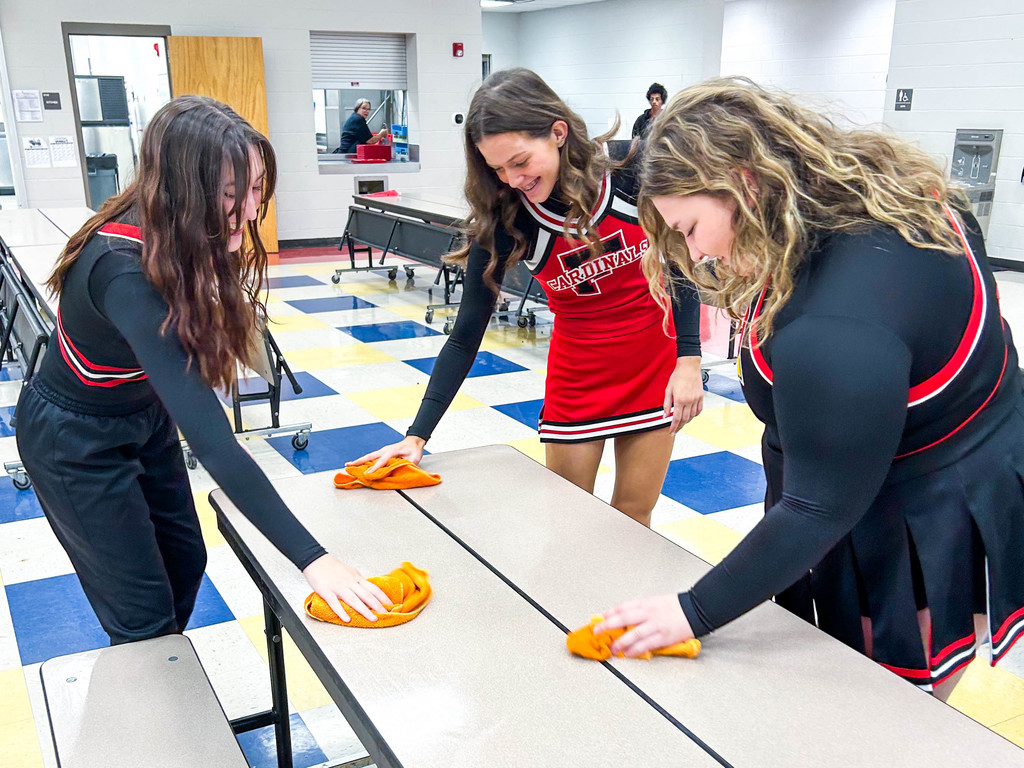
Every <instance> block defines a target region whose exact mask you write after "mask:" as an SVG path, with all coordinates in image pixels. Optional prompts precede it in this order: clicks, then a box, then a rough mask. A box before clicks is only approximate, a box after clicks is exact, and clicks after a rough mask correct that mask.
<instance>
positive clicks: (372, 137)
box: [334, 99, 388, 155]
mask: <svg viewBox="0 0 1024 768" xmlns="http://www.w3.org/2000/svg"><path fill="white" fill-rule="evenodd" d="M369 116H370V100H369V99H357V100H356V105H355V107H354V108H353V109H352V114H351V115H349V116H348V120H346V121H345V126H344V127H343V128H342V130H341V144H339V145H338V148H337V149H336V150H334V151H335V153H341V154H343V155H344V154H349V153H351V152H355V151H356V147H357V146H359V145H360V144H377V143H379V142H380V141H382V140H383V139H384V137H385V136H387V134H388V129H387V127H386V126H385V127H384V128H381V129H380V131H378V132H377V133H376V134H374V133H372V132H371V131H370V127H369V126H368V125H367V124H366V120H367V118H368V117H369Z"/></svg>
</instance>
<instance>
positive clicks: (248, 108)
mask: <svg viewBox="0 0 1024 768" xmlns="http://www.w3.org/2000/svg"><path fill="white" fill-rule="evenodd" d="M167 60H168V64H169V65H170V69H171V93H172V94H173V95H174V96H184V95H185V94H196V95H198V96H209V97H210V98H212V99H217V101H222V102H224V103H225V104H227V105H228V106H229V107H231V108H232V109H233V110H235V112H237V113H238V114H239V115H241V116H242V117H244V118H245V119H246V120H248V121H249V123H250V124H251V125H252V127H253V128H255V129H256V130H257V131H259V132H260V133H262V134H263V135H264V136H269V135H270V133H269V125H268V122H267V88H266V83H265V81H264V78H263V39H262V38H260V37H185V36H180V35H172V36H171V37H168V38H167ZM260 237H261V238H262V239H263V244H264V245H265V246H266V247H267V250H268V251H270V252H276V251H277V209H276V204H275V201H274V200H271V201H270V205H269V206H268V207H267V218H266V219H264V221H263V224H262V226H261V227H260Z"/></svg>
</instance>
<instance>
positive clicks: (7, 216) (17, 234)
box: [0, 208, 68, 248]
mask: <svg viewBox="0 0 1024 768" xmlns="http://www.w3.org/2000/svg"><path fill="white" fill-rule="evenodd" d="M0 238H3V241H4V242H5V243H7V246H8V247H9V248H14V247H16V246H19V245H53V244H59V245H64V243H66V242H67V240H68V236H67V235H65V234H64V232H63V231H62V230H61V229H60V227H58V226H57V225H56V224H54V223H53V222H52V221H50V220H49V219H48V218H46V217H45V216H44V215H43V214H42V212H41V211H39V210H37V209H35V208H10V209H4V210H0Z"/></svg>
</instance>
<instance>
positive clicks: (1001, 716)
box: [948, 656, 1024, 735]
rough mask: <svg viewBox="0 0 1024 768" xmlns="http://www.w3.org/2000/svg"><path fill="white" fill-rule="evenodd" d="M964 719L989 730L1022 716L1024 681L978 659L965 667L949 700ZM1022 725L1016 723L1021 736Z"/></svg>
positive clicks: (983, 659)
mask: <svg viewBox="0 0 1024 768" xmlns="http://www.w3.org/2000/svg"><path fill="white" fill-rule="evenodd" d="M948 703H949V705H950V706H951V707H956V708H957V709H959V710H960V711H961V712H963V713H964V714H965V715H967V716H968V717H970V718H972V719H973V720H977V721H978V722H979V723H981V724H982V725H985V726H988V727H989V728H992V727H993V726H995V725H997V724H999V723H1005V722H1006V721H1008V720H1012V719H1015V718H1019V717H1021V716H1024V680H1022V679H1021V678H1019V677H1017V676H1016V675H1015V674H1013V673H1012V672H1007V671H1006V670H1004V669H1000V668H999V667H990V666H989V664H988V660H987V659H985V658H982V657H981V656H979V657H978V658H976V659H975V660H974V661H973V662H971V664H970V665H969V666H968V667H967V671H966V672H964V676H963V677H962V678H960V682H959V683H957V686H956V688H954V689H953V693H952V694H951V695H950V697H949V701H948ZM1022 726H1024V723H1020V724H1018V726H1017V727H1018V729H1020V734H1021V735H1024V728H1022Z"/></svg>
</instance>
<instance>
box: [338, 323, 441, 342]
mask: <svg viewBox="0 0 1024 768" xmlns="http://www.w3.org/2000/svg"><path fill="white" fill-rule="evenodd" d="M338 330H339V331H344V332H345V333H347V334H348V335H349V336H353V337H355V338H357V339H359V341H362V342H374V341H394V340H395V339H413V338H416V337H417V336H440V335H441V332H440V331H435V330H434V329H433V328H427V326H425V325H420V324H419V323H415V322H413V321H412V320H403V321H401V322H397V323H371V324H369V325H350V326H342V327H339V328H338Z"/></svg>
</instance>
